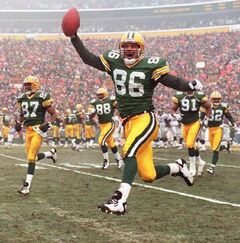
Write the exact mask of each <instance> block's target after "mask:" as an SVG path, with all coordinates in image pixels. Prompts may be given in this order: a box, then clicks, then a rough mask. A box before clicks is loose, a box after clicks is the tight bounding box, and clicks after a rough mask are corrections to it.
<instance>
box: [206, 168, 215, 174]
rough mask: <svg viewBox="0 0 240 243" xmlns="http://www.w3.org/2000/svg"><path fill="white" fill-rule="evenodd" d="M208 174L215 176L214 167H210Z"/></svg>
mask: <svg viewBox="0 0 240 243" xmlns="http://www.w3.org/2000/svg"><path fill="white" fill-rule="evenodd" d="M207 173H208V174H210V175H213V174H214V167H212V166H210V167H209V168H208V169H207Z"/></svg>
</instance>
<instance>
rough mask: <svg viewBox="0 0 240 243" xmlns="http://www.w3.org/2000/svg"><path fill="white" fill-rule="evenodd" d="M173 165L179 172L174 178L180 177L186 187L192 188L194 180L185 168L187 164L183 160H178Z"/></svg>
mask: <svg viewBox="0 0 240 243" xmlns="http://www.w3.org/2000/svg"><path fill="white" fill-rule="evenodd" d="M175 163H176V164H177V165H178V167H179V172H178V173H177V174H175V176H180V177H182V178H183V179H184V181H185V182H186V184H187V185H188V186H192V185H193V184H194V178H193V176H192V174H191V173H190V171H189V169H188V167H187V162H186V161H185V160H184V159H178V160H176V161H175Z"/></svg>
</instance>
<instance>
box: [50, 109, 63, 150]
mask: <svg viewBox="0 0 240 243" xmlns="http://www.w3.org/2000/svg"><path fill="white" fill-rule="evenodd" d="M56 114H57V117H56V120H55V121H54V122H53V123H52V130H53V145H52V146H53V147H56V146H57V145H61V142H60V138H61V135H60V126H61V123H62V122H63V118H62V116H61V114H60V111H59V110H56Z"/></svg>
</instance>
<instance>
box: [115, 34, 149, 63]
mask: <svg viewBox="0 0 240 243" xmlns="http://www.w3.org/2000/svg"><path fill="white" fill-rule="evenodd" d="M119 49H120V55H121V57H122V58H123V60H124V63H125V64H126V65H133V64H135V63H137V62H138V61H139V60H141V59H142V58H143V55H144V49H145V42H144V40H143V38H142V36H141V35H140V34H139V33H137V32H128V33H126V34H124V35H123V36H122V39H121V42H120V44H119Z"/></svg>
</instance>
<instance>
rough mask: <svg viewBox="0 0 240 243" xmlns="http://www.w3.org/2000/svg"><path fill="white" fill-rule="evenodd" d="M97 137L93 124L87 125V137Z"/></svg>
mask: <svg viewBox="0 0 240 243" xmlns="http://www.w3.org/2000/svg"><path fill="white" fill-rule="evenodd" d="M93 137H95V132H94V128H93V126H91V125H85V138H86V139H90V138H93Z"/></svg>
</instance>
